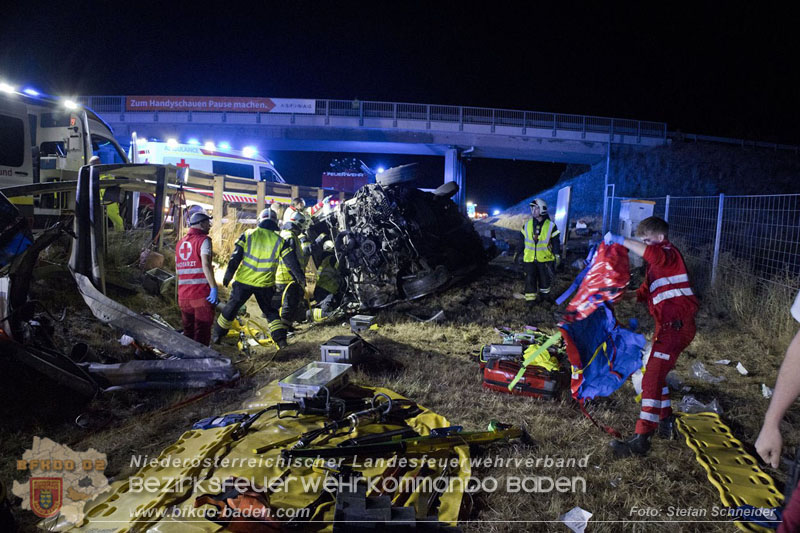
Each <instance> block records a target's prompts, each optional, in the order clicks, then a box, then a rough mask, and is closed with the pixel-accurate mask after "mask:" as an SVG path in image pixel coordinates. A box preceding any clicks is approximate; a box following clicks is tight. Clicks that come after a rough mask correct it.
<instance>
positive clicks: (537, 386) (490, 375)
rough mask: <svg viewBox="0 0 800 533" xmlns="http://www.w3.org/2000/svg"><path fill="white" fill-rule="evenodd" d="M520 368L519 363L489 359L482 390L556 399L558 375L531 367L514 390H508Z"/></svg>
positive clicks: (540, 368)
mask: <svg viewBox="0 0 800 533" xmlns="http://www.w3.org/2000/svg"><path fill="white" fill-rule="evenodd" d="M521 366H522V365H521V364H520V363H517V362H515V361H509V360H507V359H489V360H488V361H487V362H486V367H485V368H484V370H483V388H485V389H489V390H493V391H497V392H505V393H506V394H519V395H522V396H531V397H533V398H543V399H545V400H552V399H554V398H555V397H556V395H557V394H558V391H559V388H560V387H559V381H560V380H559V379H558V373H555V372H548V371H547V370H545V369H544V368H542V367H539V366H533V365H530V366H528V367H527V368H526V370H525V374H523V376H522V379H520V380H519V382H518V383H517V385H516V386H515V387H514V390H513V391H510V390H508V385H509V384H510V383H511V381H512V380H513V379H514V378H515V377H516V376H517V373H518V372H519V369H520V367H521Z"/></svg>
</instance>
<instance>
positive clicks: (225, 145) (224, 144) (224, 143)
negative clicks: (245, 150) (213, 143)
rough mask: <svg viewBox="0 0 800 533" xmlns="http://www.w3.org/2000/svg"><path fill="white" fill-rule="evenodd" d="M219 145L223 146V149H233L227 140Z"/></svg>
mask: <svg viewBox="0 0 800 533" xmlns="http://www.w3.org/2000/svg"><path fill="white" fill-rule="evenodd" d="M219 147H220V148H222V149H223V150H230V149H231V145H230V143H226V142H221V143H219Z"/></svg>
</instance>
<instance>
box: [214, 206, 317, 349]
mask: <svg viewBox="0 0 800 533" xmlns="http://www.w3.org/2000/svg"><path fill="white" fill-rule="evenodd" d="M272 212H273V211H271V210H270V209H264V210H263V211H261V213H260V214H259V216H258V227H256V228H253V229H249V230H246V231H245V232H244V233H242V234H241V235H240V236H239V238H238V239H237V241H236V245H235V246H234V251H233V255H231V259H230V261H229V262H228V268H227V270H226V271H225V277H224V278H223V279H222V284H223V285H224V286H226V287H227V286H228V284H229V283H230V282H231V279H233V286H232V291H231V296H230V299H229V300H228V303H227V304H225V308H224V309H223V310H222V313H221V314H220V316H219V318H218V319H217V323H216V324H215V325H214V333H213V335H212V337H211V342H213V343H219V341H220V339H221V338H222V337H223V336H225V335H226V334H227V333H228V330H229V329H230V327H231V325H232V323H233V319H234V318H235V317H236V314H237V312H238V311H239V309H240V308H241V307H242V306H243V305H244V304H245V303H246V302H247V300H248V299H249V298H250V296H255V297H256V302H258V307H259V308H260V309H261V311H262V312H263V313H264V315H265V316H266V317H267V319H268V320H269V333H270V336H271V337H272V340H273V341H274V342H275V344H277V345H278V348H285V347H286V345H287V344H286V326H284V325H283V323H282V322H281V320H280V316H279V314H278V310H277V309H275V308H274V307H273V306H272V295H273V294H274V292H275V272H276V271H277V270H278V263H279V262H283V263H284V264H285V265H286V267H288V269H289V271H290V272H291V273H292V276H293V277H294V279H295V281H296V282H297V283H298V284H300V285H301V287H305V277H304V276H303V271H302V270H301V269H300V264H299V263H298V261H297V257H296V256H295V254H294V252H293V251H292V249H291V247H290V246H289V245H288V243H287V242H286V241H284V240H283V239H281V237H280V235H278V224H277V223H276V222H275V221H274V220H273V219H272V218H270V215H271V213H272ZM234 273H235V274H236V276H235V277H234Z"/></svg>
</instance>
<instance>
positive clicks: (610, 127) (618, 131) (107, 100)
mask: <svg viewBox="0 0 800 533" xmlns="http://www.w3.org/2000/svg"><path fill="white" fill-rule="evenodd" d="M80 101H81V102H82V103H83V104H84V105H87V106H88V107H90V108H91V109H93V110H94V111H96V112H98V113H126V112H134V113H135V111H127V110H126V109H125V101H126V97H125V96H83V97H81V98H80ZM192 113H198V114H202V113H203V111H192ZM270 114H276V113H270ZM314 114H315V115H323V116H327V117H353V118H358V119H360V120H361V121H362V124H363V119H365V118H379V119H387V120H393V121H395V125H396V121H398V120H415V121H423V122H425V123H426V124H430V123H448V124H458V125H459V127H460V128H463V127H464V125H467V124H475V125H485V126H491V127H492V129H493V131H494V127H495V126H500V127H506V126H508V127H515V128H521V129H522V130H523V131H524V130H526V129H528V128H531V129H546V130H552V131H553V132H556V131H559V130H561V131H573V132H582V133H604V134H609V135H626V136H635V137H650V138H659V139H666V137H667V125H666V123H664V122H649V121H642V120H632V119H621V118H609V117H596V116H591V115H569V114H563V113H544V112H541V111H518V110H512V109H494V108H487V107H465V106H451V105H438V104H411V103H401V102H372V101H366V102H362V101H359V100H316V104H315V107H314Z"/></svg>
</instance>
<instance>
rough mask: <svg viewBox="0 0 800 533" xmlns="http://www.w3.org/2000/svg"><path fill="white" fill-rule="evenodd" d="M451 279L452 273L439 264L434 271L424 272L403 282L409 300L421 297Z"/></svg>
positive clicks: (404, 292)
mask: <svg viewBox="0 0 800 533" xmlns="http://www.w3.org/2000/svg"><path fill="white" fill-rule="evenodd" d="M448 281H450V273H449V272H448V271H447V268H446V267H445V266H444V265H439V266H437V267H436V269H435V270H434V271H433V272H427V273H423V274H421V275H419V276H417V277H415V278H413V279H411V280H408V281H404V282H403V283H402V287H403V294H405V296H406V298H408V299H409V300H414V299H416V298H421V297H422V296H425V295H426V294H430V293H432V292H433V291H435V290H436V289H438V288H440V287H442V286H443V285H445V284H447V282H448Z"/></svg>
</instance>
